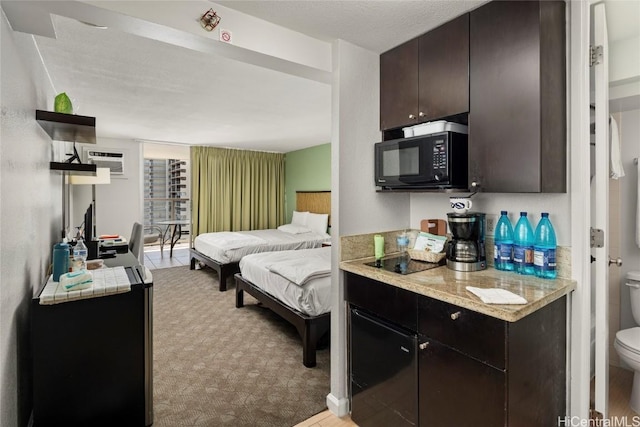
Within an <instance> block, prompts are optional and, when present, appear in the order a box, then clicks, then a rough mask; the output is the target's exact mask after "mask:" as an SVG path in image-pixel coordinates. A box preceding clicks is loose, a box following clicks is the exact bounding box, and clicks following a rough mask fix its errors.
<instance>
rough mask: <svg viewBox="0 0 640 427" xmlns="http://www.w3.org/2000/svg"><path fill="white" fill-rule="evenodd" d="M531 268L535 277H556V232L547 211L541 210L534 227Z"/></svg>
mask: <svg viewBox="0 0 640 427" xmlns="http://www.w3.org/2000/svg"><path fill="white" fill-rule="evenodd" d="M533 268H534V271H535V274H536V276H537V277H542V278H545V279H555V278H556V275H557V272H556V233H555V231H554V230H553V226H552V225H551V221H550V220H549V214H548V213H547V212H542V218H541V219H540V222H539V223H538V226H537V227H536V238H535V242H534V244H533Z"/></svg>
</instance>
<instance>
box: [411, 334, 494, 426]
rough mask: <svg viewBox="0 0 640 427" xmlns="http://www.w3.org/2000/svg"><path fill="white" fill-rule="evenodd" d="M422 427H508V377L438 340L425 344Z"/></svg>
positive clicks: (421, 371)
mask: <svg viewBox="0 0 640 427" xmlns="http://www.w3.org/2000/svg"><path fill="white" fill-rule="evenodd" d="M421 341H422V343H423V344H424V343H425V342H426V343H428V344H427V345H426V348H424V349H422V350H420V356H419V369H418V370H419V378H420V384H419V393H418V394H419V411H418V413H419V414H420V415H419V417H420V426H421V427H434V426H456V427H476V426H483V427H498V426H500V427H504V425H505V407H506V398H505V381H506V379H505V373H504V372H503V371H501V370H498V369H496V368H493V367H491V366H489V365H485V364H484V363H481V362H479V361H477V360H475V359H473V358H471V357H468V356H466V355H464V354H462V353H459V352H458V351H455V350H453V349H451V348H449V347H447V346H445V345H443V344H440V343H438V342H437V341H435V340H429V339H427V340H425V339H422V340H421Z"/></svg>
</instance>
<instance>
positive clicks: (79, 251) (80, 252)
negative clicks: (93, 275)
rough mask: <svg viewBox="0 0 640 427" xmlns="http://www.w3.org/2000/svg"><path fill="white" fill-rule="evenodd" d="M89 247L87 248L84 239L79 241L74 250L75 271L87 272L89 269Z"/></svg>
mask: <svg viewBox="0 0 640 427" xmlns="http://www.w3.org/2000/svg"><path fill="white" fill-rule="evenodd" d="M88 252H89V251H88V250H87V247H86V246H85V244H84V242H83V241H82V239H78V242H77V243H76V245H75V246H74V248H73V264H74V268H73V270H74V271H77V270H85V269H86V268H87V255H88Z"/></svg>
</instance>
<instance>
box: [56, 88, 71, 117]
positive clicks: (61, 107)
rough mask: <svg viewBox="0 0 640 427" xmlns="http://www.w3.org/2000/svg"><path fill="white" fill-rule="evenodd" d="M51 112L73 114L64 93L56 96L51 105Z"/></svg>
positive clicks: (69, 101) (69, 102)
mask: <svg viewBox="0 0 640 427" xmlns="http://www.w3.org/2000/svg"><path fill="white" fill-rule="evenodd" d="M53 111H55V112H56V113H65V114H73V105H72V104H71V100H70V99H69V97H68V96H67V94H66V93H64V92H62V93H59V94H58V95H57V96H56V99H55V101H54V103H53Z"/></svg>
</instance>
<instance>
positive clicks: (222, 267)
mask: <svg viewBox="0 0 640 427" xmlns="http://www.w3.org/2000/svg"><path fill="white" fill-rule="evenodd" d="M189 252H190V254H191V263H190V265H189V268H190V269H191V270H193V269H195V268H196V260H198V261H201V262H203V263H204V264H205V265H206V266H208V267H211V268H213V269H214V270H215V271H216V272H217V273H218V278H219V279H220V284H219V285H218V289H219V290H220V292H224V291H226V290H227V277H229V276H232V275H234V274H235V273H238V272H239V271H240V263H239V262H232V263H229V264H222V263H220V262H218V261H215V260H213V259H211V258H209V257H208V256H206V255H203V254H201V253H200V252H198V251H196V250H195V249H193V248H190V249H189Z"/></svg>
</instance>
